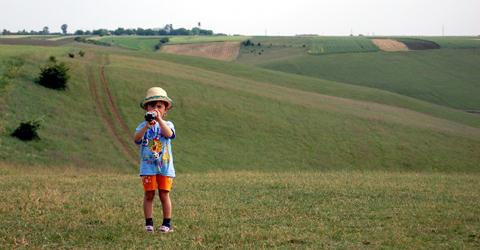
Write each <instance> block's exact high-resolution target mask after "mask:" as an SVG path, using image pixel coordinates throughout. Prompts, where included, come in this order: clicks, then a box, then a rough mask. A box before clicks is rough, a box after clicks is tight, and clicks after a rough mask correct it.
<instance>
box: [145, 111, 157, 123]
mask: <svg viewBox="0 0 480 250" xmlns="http://www.w3.org/2000/svg"><path fill="white" fill-rule="evenodd" d="M155 118H157V113H156V112H152V111H149V112H147V113H145V121H147V122H152V121H154V120H155Z"/></svg>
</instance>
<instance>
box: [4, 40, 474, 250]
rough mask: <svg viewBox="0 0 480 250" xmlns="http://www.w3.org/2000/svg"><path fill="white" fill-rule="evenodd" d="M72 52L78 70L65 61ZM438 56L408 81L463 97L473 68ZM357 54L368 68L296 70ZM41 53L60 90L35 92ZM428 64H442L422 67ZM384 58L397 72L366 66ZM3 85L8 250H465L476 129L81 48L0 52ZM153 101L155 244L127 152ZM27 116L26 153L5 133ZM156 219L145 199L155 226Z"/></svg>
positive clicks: (292, 78) (266, 73)
mask: <svg viewBox="0 0 480 250" xmlns="http://www.w3.org/2000/svg"><path fill="white" fill-rule="evenodd" d="M290 49H303V47H298V48H295V47H291V48H290ZM79 50H83V51H85V52H86V54H85V57H79V56H75V58H69V57H68V53H72V52H74V53H77V52H78V51H79ZM436 51H443V52H444V53H446V54H445V55H442V54H436V55H430V54H423V56H421V55H422V54H415V56H417V57H414V59H415V60H416V61H418V64H417V65H416V66H418V67H423V69H425V68H427V69H431V70H430V71H415V74H416V76H423V75H425V77H427V76H428V77H431V78H434V79H435V77H441V76H443V77H447V76H448V75H440V76H437V75H436V74H442V70H441V69H444V68H445V67H447V66H450V68H451V70H452V71H447V72H448V73H450V74H458V75H459V76H461V77H464V78H461V79H464V80H465V82H467V83H471V86H475V84H474V83H473V82H474V80H475V79H476V77H477V73H476V68H474V66H472V67H473V68H468V69H463V68H460V66H461V65H465V64H466V62H469V61H472V62H475V61H476V59H475V58H473V59H472V55H471V53H470V54H467V53H466V52H468V50H455V51H457V52H459V53H460V54H456V55H454V54H453V52H452V51H450V50H436ZM462 51H464V52H465V54H461V52H462ZM449 53H452V54H449ZM370 54H381V53H353V54H342V55H340V54H339V55H333V54H332V55H322V56H311V55H310V56H308V57H309V58H322V59H323V60H328V58H330V57H333V56H335V58H337V59H336V60H339V59H338V58H341V57H340V56H350V60H351V61H353V62H354V61H355V60H356V59H355V58H356V57H355V56H354V55H357V56H358V55H370ZM52 55H53V56H56V57H57V59H58V60H59V61H61V62H65V63H66V64H67V65H68V66H69V67H70V73H71V75H72V78H71V81H70V82H69V85H68V86H69V87H68V89H67V90H66V91H65V92H61V91H54V90H50V89H45V88H44V87H42V86H39V85H37V84H35V78H36V76H37V75H38V72H39V67H40V66H41V65H43V64H45V63H46V62H47V60H48V57H49V56H52ZM389 55H390V54H389ZM391 55H395V56H398V55H397V54H396V53H393V54H391ZM409 55H410V54H409ZM337 56H338V57H337ZM410 56H413V55H410ZM442 56H445V57H446V56H449V58H451V60H452V61H453V62H452V64H448V65H442V64H441V63H439V62H436V61H435V60H434V59H435V58H443V57H442ZM388 58H390V59H392V61H395V60H400V61H401V60H402V59H396V58H395V57H378V58H377V59H378V60H381V59H382V60H385V61H384V63H386V64H388V63H389V61H388ZM357 59H358V58H357ZM412 60H413V58H407V59H405V60H403V62H404V63H411V62H412ZM345 61H346V60H345ZM440 61H441V60H440ZM18 62H21V63H18ZM421 62H422V63H421ZM378 63H380V62H378ZM435 63H438V64H440V65H437V64H435ZM454 63H457V64H459V66H458V67H457V68H455V66H454V65H453V64H454ZM12 65H13V66H12ZM325 65H328V63H326V64H325ZM372 65H373V63H372ZM398 65H402V64H400V63H399V64H398ZM12 67H13V68H12ZM403 67H406V68H408V67H409V66H403ZM337 68H338V69H337V70H338V71H337V72H339V71H340V70H341V69H340V68H341V67H337ZM434 68H436V69H437V70H436V71H435V70H433V69H434ZM375 69H377V68H375ZM401 70H402V68H400V72H402V71H401ZM454 70H455V71H454ZM12 72H13V74H12ZM439 72H440V73H439ZM370 74H372V73H370ZM6 75H8V77H4V76H6ZM400 75H401V74H399V76H400ZM0 76H3V77H2V78H1V79H3V80H4V81H3V82H1V83H2V85H1V86H0V87H1V88H0V111H1V112H0V148H1V150H0V195H1V197H2V199H0V216H1V218H2V223H0V243H1V244H2V246H5V247H6V248H16V247H17V248H21V247H29V248H108V247H112V248H135V247H138V248H148V247H151V248H166V249H172V248H177V249H178V248H219V247H225V248H347V249H351V248H365V247H372V248H406V249H412V248H415V249H417V248H448V249H450V248H466V249H476V248H478V247H479V245H480V236H479V235H480V221H479V218H478V216H477V215H478V213H479V212H480V211H479V210H480V205H479V203H478V202H476V201H477V200H478V199H479V195H480V193H479V192H478V191H477V190H478V189H479V184H478V183H479V174H480V168H479V167H480V164H479V163H480V117H478V116H476V115H472V114H468V113H466V112H462V111H458V110H455V109H452V108H448V107H444V106H440V105H434V104H431V103H429V102H425V101H421V100H418V99H415V98H412V97H406V96H403V95H399V94H394V93H392V92H388V91H384V90H379V89H376V88H369V87H365V86H358V85H354V84H348V83H345V82H348V81H345V82H340V81H332V80H328V78H327V80H325V79H320V78H317V77H307V76H302V75H296V74H289V73H284V72H278V71H273V70H268V69H262V68H258V67H255V66H249V65H245V64H240V63H235V62H228V63H227V62H221V61H216V60H208V59H204V58H195V57H187V56H177V55H169V54H164V53H151V52H149V51H147V50H141V49H140V50H125V49H121V48H118V47H108V48H107V47H97V46H94V45H86V44H71V45H67V46H59V47H39V46H12V45H0ZM391 77H392V79H393V76H391ZM457 78H458V76H457ZM372 79H374V78H373V77H372ZM447 83H448V82H447V81H445V86H447ZM151 86H162V87H164V88H165V89H166V90H167V91H168V94H169V96H171V97H172V98H173V99H174V101H175V107H174V109H173V110H172V111H171V112H170V113H169V114H168V117H167V118H168V119H169V120H172V121H173V122H174V123H175V127H176V133H177V138H176V139H175V140H174V142H173V148H174V149H173V150H174V157H175V167H176V170H177V175H178V176H177V178H176V179H175V184H174V191H173V193H172V199H173V203H174V218H173V219H174V220H173V221H174V226H175V229H176V232H175V233H173V234H170V235H160V234H158V233H155V234H154V235H148V234H145V233H144V232H143V223H144V219H143V214H142V193H143V192H142V188H141V183H140V180H139V177H138V176H137V171H138V170H137V163H136V161H137V155H136V154H137V153H136V150H137V149H136V148H135V146H134V144H133V143H132V141H131V140H132V133H133V131H134V128H135V127H136V126H137V124H138V123H139V122H140V121H142V119H143V114H144V113H143V112H144V111H143V110H141V109H140V108H139V102H140V100H141V99H142V98H143V97H144V94H145V90H146V89H148V88H149V87H151ZM447 87H449V86H447ZM457 87H458V86H457ZM467 87H469V86H467V85H462V86H461V87H460V89H464V88H467ZM411 88H412V89H414V87H413V85H412V87H411ZM470 91H475V89H474V88H473V87H472V88H471V89H470ZM460 96H461V98H464V99H466V98H465V97H464V95H463V94H462V95H460ZM465 96H467V97H468V95H465ZM461 98H460V97H459V99H461ZM456 101H459V100H456ZM460 101H465V100H460ZM36 118H42V119H43V123H42V127H41V128H40V129H39V136H40V138H41V139H40V140H37V141H32V142H22V141H19V140H17V139H15V138H13V137H11V136H10V133H11V132H12V131H13V130H14V129H15V128H16V126H17V125H18V124H19V122H20V121H22V120H28V119H36ZM159 212H160V207H159V202H158V200H157V201H156V212H155V216H156V217H155V218H156V219H157V220H156V223H157V226H158V223H159V221H160V217H161V215H160V213H159Z"/></svg>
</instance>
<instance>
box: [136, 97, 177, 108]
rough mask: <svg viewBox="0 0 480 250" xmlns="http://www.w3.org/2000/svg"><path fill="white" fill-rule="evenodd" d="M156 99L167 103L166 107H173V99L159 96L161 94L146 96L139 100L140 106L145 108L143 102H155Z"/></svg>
mask: <svg viewBox="0 0 480 250" xmlns="http://www.w3.org/2000/svg"><path fill="white" fill-rule="evenodd" d="M156 101H164V102H166V103H168V106H167V109H171V108H172V107H173V100H172V99H170V98H169V97H168V96H161V95H157V96H150V97H148V98H145V99H143V101H142V102H140V107H141V108H143V109H145V104H147V103H149V102H156Z"/></svg>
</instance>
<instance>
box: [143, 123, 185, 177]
mask: <svg viewBox="0 0 480 250" xmlns="http://www.w3.org/2000/svg"><path fill="white" fill-rule="evenodd" d="M166 123H167V126H168V127H169V128H170V129H172V132H173V135H172V137H170V138H165V137H163V136H162V134H161V128H160V125H159V124H158V122H157V123H155V125H153V126H152V127H150V128H149V129H148V130H147V132H145V135H144V136H143V138H142V140H141V141H136V142H135V143H136V144H138V145H140V175H156V174H160V175H163V176H168V177H172V178H173V177H175V168H174V167H173V155H172V143H171V141H172V140H173V139H175V136H176V133H175V127H174V126H173V123H172V122H170V121H166ZM145 125H146V121H143V122H142V123H140V124H139V125H138V126H137V128H136V129H135V132H138V131H140V130H141V129H142V128H143V127H144V126H145Z"/></svg>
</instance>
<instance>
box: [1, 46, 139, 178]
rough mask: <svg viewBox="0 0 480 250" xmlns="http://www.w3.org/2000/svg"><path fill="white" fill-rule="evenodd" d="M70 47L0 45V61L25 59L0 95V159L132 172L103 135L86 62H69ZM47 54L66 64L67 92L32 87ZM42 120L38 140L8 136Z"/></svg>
mask: <svg viewBox="0 0 480 250" xmlns="http://www.w3.org/2000/svg"><path fill="white" fill-rule="evenodd" d="M69 51H70V49H69V48H42V47H29V46H19V47H16V46H0V57H1V58H2V59H3V58H9V57H19V58H23V59H24V60H25V64H24V66H23V67H22V69H21V73H20V76H18V77H17V78H16V79H14V80H13V81H11V82H10V83H9V84H8V86H7V87H6V90H5V92H3V93H1V99H2V102H1V103H0V105H1V106H2V107H1V108H2V110H4V111H5V112H2V113H1V114H0V119H1V123H0V134H1V136H0V147H1V148H2V150H0V161H7V162H13V163H19V164H22V165H35V164H41V165H52V167H53V166H65V165H73V166H77V167H90V168H113V169H116V171H131V170H132V169H133V167H132V165H129V164H128V162H127V161H126V159H125V158H124V157H123V155H122V154H121V151H119V150H118V149H117V148H116V147H115V146H114V145H113V144H112V139H111V138H109V137H108V136H106V132H105V125H104V124H103V123H102V122H101V120H100V119H99V116H98V113H97V110H96V109H95V105H94V103H93V101H92V99H91V98H92V97H91V94H90V90H89V85H88V80H87V74H86V72H87V71H86V65H87V62H88V64H89V65H91V64H92V63H93V64H94V63H95V62H94V61H89V60H88V59H83V60H81V59H74V60H72V59H67V55H66V54H67V52H69ZM50 55H54V56H56V57H57V58H58V59H59V60H60V61H64V62H67V63H68V65H69V66H70V68H71V75H72V79H71V82H70V84H69V89H68V90H67V91H65V92H60V91H55V90H50V89H46V88H44V87H42V86H39V85H37V84H34V80H35V77H36V76H37V75H38V73H39V71H40V70H39V66H40V65H42V64H44V63H46V61H47V59H48V57H49V56H50ZM37 118H43V120H44V122H43V124H42V128H41V129H40V130H39V136H40V137H41V138H42V139H41V140H40V141H33V142H29V143H25V142H21V141H19V140H17V139H14V138H13V137H10V136H9V133H11V132H12V131H13V130H14V129H15V128H16V127H17V126H18V124H19V123H20V122H21V121H26V120H31V119H37Z"/></svg>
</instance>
